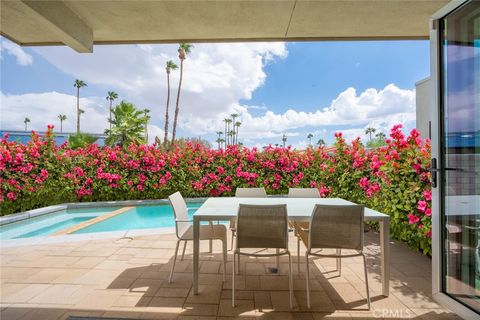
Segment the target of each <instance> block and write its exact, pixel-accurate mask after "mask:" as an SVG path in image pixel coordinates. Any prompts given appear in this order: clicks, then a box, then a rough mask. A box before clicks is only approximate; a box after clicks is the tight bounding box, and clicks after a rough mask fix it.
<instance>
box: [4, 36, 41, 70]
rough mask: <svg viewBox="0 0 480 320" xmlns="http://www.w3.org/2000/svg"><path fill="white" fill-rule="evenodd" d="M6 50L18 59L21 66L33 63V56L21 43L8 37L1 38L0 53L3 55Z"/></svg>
mask: <svg viewBox="0 0 480 320" xmlns="http://www.w3.org/2000/svg"><path fill="white" fill-rule="evenodd" d="M3 52H6V53H7V54H9V55H12V56H14V57H15V58H16V59H17V64H19V65H21V66H28V65H31V64H32V63H33V57H32V56H31V55H29V54H28V53H26V52H25V50H23V49H22V48H21V47H20V46H19V45H17V44H15V43H13V42H11V41H10V40H8V39H5V38H3V37H2V38H1V39H0V53H1V54H2V55H3Z"/></svg>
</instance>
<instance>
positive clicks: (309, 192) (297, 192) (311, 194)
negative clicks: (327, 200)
mask: <svg viewBox="0 0 480 320" xmlns="http://www.w3.org/2000/svg"><path fill="white" fill-rule="evenodd" d="M288 197H289V198H320V191H318V189H317V188H289V189H288ZM288 224H289V226H290V228H292V229H293V230H294V234H295V236H296V237H297V271H298V273H300V241H301V240H300V236H299V232H300V231H301V230H303V229H308V225H309V223H308V222H305V221H288Z"/></svg>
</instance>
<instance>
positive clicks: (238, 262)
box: [237, 255, 240, 274]
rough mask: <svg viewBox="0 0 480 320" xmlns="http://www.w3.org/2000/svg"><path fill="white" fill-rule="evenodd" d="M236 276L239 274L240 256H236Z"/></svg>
mask: <svg viewBox="0 0 480 320" xmlns="http://www.w3.org/2000/svg"><path fill="white" fill-rule="evenodd" d="M237 274H240V255H238V256H237Z"/></svg>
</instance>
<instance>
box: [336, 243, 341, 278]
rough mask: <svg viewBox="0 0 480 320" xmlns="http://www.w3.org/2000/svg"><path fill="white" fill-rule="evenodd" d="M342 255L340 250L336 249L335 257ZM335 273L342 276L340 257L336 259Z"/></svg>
mask: <svg viewBox="0 0 480 320" xmlns="http://www.w3.org/2000/svg"><path fill="white" fill-rule="evenodd" d="M341 255H342V249H337V256H341ZM337 271H338V275H339V276H341V275H342V259H341V258H340V257H337Z"/></svg>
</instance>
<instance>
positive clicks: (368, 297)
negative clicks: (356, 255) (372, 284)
mask: <svg viewBox="0 0 480 320" xmlns="http://www.w3.org/2000/svg"><path fill="white" fill-rule="evenodd" d="M362 257H363V267H364V269H365V287H366V289H367V303H368V310H370V290H369V289H368V275H367V261H366V259H365V255H364V254H362Z"/></svg>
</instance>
